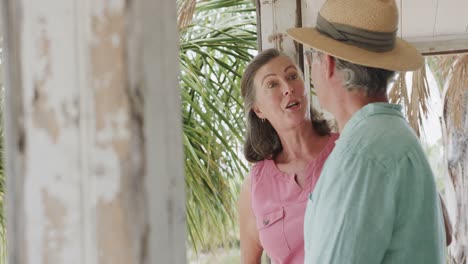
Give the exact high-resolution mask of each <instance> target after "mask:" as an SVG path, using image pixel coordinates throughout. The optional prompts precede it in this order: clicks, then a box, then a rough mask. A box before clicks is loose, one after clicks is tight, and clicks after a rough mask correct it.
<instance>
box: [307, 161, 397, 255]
mask: <svg viewBox="0 0 468 264" xmlns="http://www.w3.org/2000/svg"><path fill="white" fill-rule="evenodd" d="M356 156H357V155H349V153H348V155H347V157H349V158H348V159H340V160H334V161H333V162H335V163H337V164H339V165H337V164H333V163H332V164H330V165H331V166H330V167H332V169H333V167H334V168H335V169H333V170H328V172H327V173H328V174H327V175H325V177H329V178H332V180H327V181H325V183H324V184H323V185H322V186H320V190H319V191H317V194H315V193H313V194H312V196H311V198H310V200H309V207H310V209H311V210H310V211H311V217H310V218H309V219H308V221H307V222H306V223H305V225H313V227H312V228H311V230H312V232H311V234H310V236H308V237H309V238H310V241H307V242H306V246H307V247H309V248H306V251H307V252H308V258H307V259H306V263H311V264H315V263H381V261H382V259H383V257H384V254H385V251H386V249H387V248H388V245H389V244H390V242H391V241H390V240H391V236H392V230H393V225H394V222H395V217H396V215H395V214H396V206H395V201H396V197H395V194H396V190H395V189H396V183H395V177H392V176H391V175H390V174H389V173H391V172H389V170H388V169H386V167H384V166H383V164H379V163H378V162H376V161H372V160H369V159H367V158H363V157H362V155H361V158H358V157H356ZM334 165H337V166H334ZM330 173H331V174H330ZM308 210H309V209H308Z"/></svg>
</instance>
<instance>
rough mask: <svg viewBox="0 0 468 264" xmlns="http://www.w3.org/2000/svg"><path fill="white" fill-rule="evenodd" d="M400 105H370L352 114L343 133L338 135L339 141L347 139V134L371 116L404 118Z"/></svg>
mask: <svg viewBox="0 0 468 264" xmlns="http://www.w3.org/2000/svg"><path fill="white" fill-rule="evenodd" d="M401 108H402V107H401V105H397V104H390V103H370V104H367V105H365V106H364V107H362V108H361V109H359V110H358V111H357V112H356V113H354V114H353V115H352V116H351V118H350V119H349V120H348V122H347V123H346V125H345V127H344V128H343V131H342V132H341V133H340V134H341V136H340V139H344V138H346V137H348V133H350V131H352V130H353V129H354V128H355V127H356V126H357V125H358V124H359V123H360V122H361V121H362V120H364V119H366V118H368V117H370V116H373V115H382V114H383V115H394V116H399V117H401V118H404V116H403V114H402V113H401Z"/></svg>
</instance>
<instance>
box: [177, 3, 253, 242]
mask: <svg viewBox="0 0 468 264" xmlns="http://www.w3.org/2000/svg"><path fill="white" fill-rule="evenodd" d="M255 23H256V18H255V7H254V5H253V4H252V2H251V1H233V0H229V1H228V0H215V1H213V0H212V1H193V0H186V1H180V2H179V29H180V41H179V43H180V54H179V61H180V68H181V73H180V85H181V89H182V91H181V96H182V116H183V122H184V124H183V133H184V152H185V174H186V186H187V189H186V192H187V224H188V233H189V241H190V242H191V245H192V246H193V248H195V250H196V251H199V250H206V249H210V248H212V247H217V246H222V245H225V243H226V242H227V243H231V242H235V241H234V240H235V239H236V236H235V235H234V234H233V232H232V231H233V230H235V229H236V223H237V221H236V219H237V217H236V215H237V213H236V211H235V208H236V206H235V203H236V200H237V195H238V189H239V183H240V182H241V179H242V177H243V175H244V174H245V173H246V171H247V167H246V163H245V162H244V161H243V160H242V159H241V158H240V157H241V142H242V140H243V133H244V126H245V125H244V119H243V116H244V114H243V108H242V103H241V101H240V90H239V83H240V77H241V75H242V72H243V71H244V68H245V66H246V64H247V63H248V62H249V61H250V60H251V59H252V55H253V54H254V53H255V51H256V45H257V39H256V25H255Z"/></svg>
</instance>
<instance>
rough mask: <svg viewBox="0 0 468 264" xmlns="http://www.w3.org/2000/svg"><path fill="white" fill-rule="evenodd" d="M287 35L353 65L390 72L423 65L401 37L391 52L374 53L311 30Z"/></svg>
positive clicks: (307, 29) (420, 58) (291, 32)
mask: <svg viewBox="0 0 468 264" xmlns="http://www.w3.org/2000/svg"><path fill="white" fill-rule="evenodd" d="M286 32H287V33H288V35H289V36H290V37H291V38H292V39H294V40H296V41H298V42H300V43H302V44H304V45H306V46H309V47H311V48H313V49H316V50H319V51H321V52H324V53H327V54H330V55H332V56H334V57H337V58H339V59H342V60H345V61H349V62H352V63H355V64H360V65H364V66H368V67H374V68H380V69H386V70H392V71H415V70H418V69H419V68H421V67H422V66H423V64H424V59H423V57H422V55H421V54H420V53H419V52H418V51H417V50H416V48H414V47H413V46H411V45H410V44H409V43H408V42H406V41H404V40H402V39H400V38H397V39H396V42H395V47H394V48H393V49H392V50H391V51H387V52H373V51H368V50H365V49H362V48H359V47H356V46H352V45H349V44H346V43H344V42H340V41H337V40H334V39H332V38H330V37H328V36H326V35H324V34H321V33H320V32H318V31H317V30H316V29H315V28H313V27H310V28H306V27H305V28H291V29H288V30H287V31H286Z"/></svg>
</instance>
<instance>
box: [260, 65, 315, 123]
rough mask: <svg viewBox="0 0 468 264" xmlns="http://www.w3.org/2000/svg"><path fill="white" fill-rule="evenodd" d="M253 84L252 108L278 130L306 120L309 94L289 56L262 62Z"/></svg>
mask: <svg viewBox="0 0 468 264" xmlns="http://www.w3.org/2000/svg"><path fill="white" fill-rule="evenodd" d="M254 87H255V95H256V102H255V105H254V107H253V110H254V111H255V113H256V114H257V116H258V117H259V118H264V119H267V120H268V121H269V122H270V123H271V125H272V126H273V127H274V128H275V129H276V130H278V129H281V128H292V127H296V126H298V125H300V124H301V123H302V122H304V121H305V120H306V116H307V115H306V113H307V112H308V109H309V102H308V94H307V92H306V91H305V89H304V81H303V80H302V78H301V75H300V73H299V70H298V69H297V66H296V64H294V62H293V61H292V60H291V59H290V58H288V57H285V56H280V57H277V58H274V59H272V60H271V61H270V62H268V63H267V64H265V65H263V66H262V67H261V68H260V69H259V70H258V71H257V74H256V75H255V78H254Z"/></svg>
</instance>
